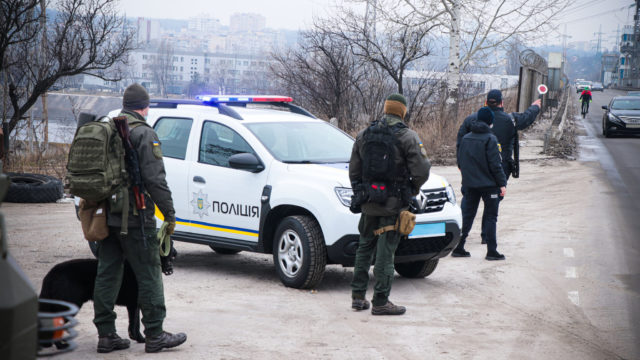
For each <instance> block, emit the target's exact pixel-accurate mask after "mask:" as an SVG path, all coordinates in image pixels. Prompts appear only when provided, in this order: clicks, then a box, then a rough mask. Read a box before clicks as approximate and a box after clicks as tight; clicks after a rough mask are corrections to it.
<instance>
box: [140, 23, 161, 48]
mask: <svg viewBox="0 0 640 360" xmlns="http://www.w3.org/2000/svg"><path fill="white" fill-rule="evenodd" d="M136 34H137V39H138V44H149V43H150V42H152V41H154V40H158V39H160V21H159V20H152V19H145V18H138V21H137V28H136Z"/></svg>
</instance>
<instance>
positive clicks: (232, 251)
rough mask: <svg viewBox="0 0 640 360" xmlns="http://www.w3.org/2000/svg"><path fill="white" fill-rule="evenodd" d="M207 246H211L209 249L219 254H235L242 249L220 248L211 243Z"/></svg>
mask: <svg viewBox="0 0 640 360" xmlns="http://www.w3.org/2000/svg"><path fill="white" fill-rule="evenodd" d="M209 247H210V248H211V250H213V251H215V252H216V253H218V254H220V255H235V254H237V253H239V252H240V251H242V250H236V249H225V248H221V247H217V246H213V245H209Z"/></svg>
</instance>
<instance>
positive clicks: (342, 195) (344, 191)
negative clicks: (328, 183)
mask: <svg viewBox="0 0 640 360" xmlns="http://www.w3.org/2000/svg"><path fill="white" fill-rule="evenodd" d="M335 191H336V195H338V200H340V202H341V203H342V205H344V206H346V207H349V206H351V196H353V189H351V188H343V187H337V188H335Z"/></svg>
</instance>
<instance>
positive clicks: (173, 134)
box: [149, 116, 193, 231]
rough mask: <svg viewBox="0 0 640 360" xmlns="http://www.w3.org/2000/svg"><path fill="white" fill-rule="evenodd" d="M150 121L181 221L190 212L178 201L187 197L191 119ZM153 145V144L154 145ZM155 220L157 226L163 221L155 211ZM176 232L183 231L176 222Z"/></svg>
mask: <svg viewBox="0 0 640 360" xmlns="http://www.w3.org/2000/svg"><path fill="white" fill-rule="evenodd" d="M154 120H155V119H150V120H149V121H150V122H152V123H153V128H154V130H155V131H156V133H157V134H158V138H159V139H160V146H161V149H162V156H163V161H164V167H165V169H167V171H166V174H167V184H169V189H171V197H172V198H173V206H174V208H175V210H176V218H177V219H181V218H183V217H185V216H188V215H189V213H190V212H191V209H190V208H189V206H188V205H189V204H188V203H187V202H185V201H180V200H181V199H185V198H187V196H188V189H187V186H185V185H186V184H187V181H188V179H187V175H188V169H189V166H188V162H187V161H186V160H185V159H186V155H187V149H188V145H189V136H190V134H191V128H192V127H193V119H191V118H189V117H182V116H162V117H160V118H158V119H157V120H155V121H154ZM154 145H155V144H154ZM156 219H157V221H159V222H158V226H160V224H161V223H162V222H161V221H162V220H163V219H164V217H163V216H162V214H160V213H159V211H158V210H157V209H156ZM177 230H178V231H184V229H183V228H181V226H180V222H178V228H177Z"/></svg>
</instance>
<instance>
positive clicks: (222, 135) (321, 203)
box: [110, 96, 462, 288]
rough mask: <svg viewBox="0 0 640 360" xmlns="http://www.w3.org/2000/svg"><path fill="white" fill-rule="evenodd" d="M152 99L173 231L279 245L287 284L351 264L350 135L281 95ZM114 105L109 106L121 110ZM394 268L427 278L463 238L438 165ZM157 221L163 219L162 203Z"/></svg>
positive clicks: (213, 242)
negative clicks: (172, 208) (331, 266)
mask: <svg viewBox="0 0 640 360" xmlns="http://www.w3.org/2000/svg"><path fill="white" fill-rule="evenodd" d="M198 99H199V100H152V101H151V109H150V111H149V116H148V120H147V121H148V122H149V124H150V125H151V126H153V128H154V129H155V130H156V132H157V134H158V136H159V138H160V141H161V146H162V152H163V155H164V163H165V168H166V172H167V181H168V183H169V187H170V188H171V192H172V194H173V202H174V206H175V209H176V224H177V225H176V231H175V234H174V235H173V239H174V240H177V241H186V242H192V243H199V244H204V245H209V246H210V247H211V248H212V249H213V250H215V251H216V252H217V253H219V254H234V253H238V252H239V251H242V250H246V251H254V252H261V253H272V254H273V260H274V263H275V267H276V271H277V273H278V275H279V276H280V279H281V280H282V282H283V283H284V285H286V286H290V287H294V288H311V287H314V286H316V285H317V284H318V283H319V282H320V281H321V280H322V276H323V273H324V270H325V266H326V265H327V264H341V265H343V266H353V263H354V260H355V253H356V248H357V246H358V221H359V215H355V214H352V213H351V212H350V211H349V203H350V200H351V195H352V190H351V188H350V186H351V185H350V182H349V176H348V166H349V157H350V156H351V148H352V146H353V141H354V140H353V138H351V137H350V136H349V135H347V134H345V133H344V132H342V131H341V130H339V129H337V128H336V127H334V126H332V125H330V124H329V123H327V122H325V121H322V120H319V119H317V118H315V117H314V116H313V115H311V114H310V113H309V112H307V111H306V110H304V109H302V108H300V107H298V106H295V105H293V104H292V103H291V101H292V99H291V98H289V97H282V96H200V97H198ZM117 113H118V112H117V111H114V112H112V113H111V114H110V115H112V116H115V115H117ZM412 208H413V211H414V212H415V213H416V214H417V218H416V220H417V225H416V227H415V229H414V231H413V233H412V234H410V235H409V236H408V238H405V239H403V240H402V241H401V243H400V245H399V247H398V250H397V252H396V257H395V261H396V264H395V268H396V271H397V272H398V273H399V274H400V275H402V276H406V277H425V276H427V275H429V274H431V272H433V270H434V269H435V267H436V266H437V264H438V259H439V258H441V257H443V256H447V255H448V254H449V253H450V252H451V250H453V248H454V247H455V246H456V245H457V243H458V240H459V237H460V227H461V223H462V218H461V211H460V208H459V207H458V206H457V205H456V199H455V195H454V192H453V190H452V188H451V186H450V185H449V184H448V183H447V181H446V180H445V179H444V178H442V177H440V176H438V175H435V174H431V176H430V177H429V181H428V182H427V183H426V184H425V185H424V186H423V188H422V191H421V193H420V194H419V195H418V197H417V198H416V199H415V200H414V202H413V206H412ZM156 216H157V219H158V224H160V223H161V222H162V220H163V218H162V214H161V213H160V212H159V211H156Z"/></svg>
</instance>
